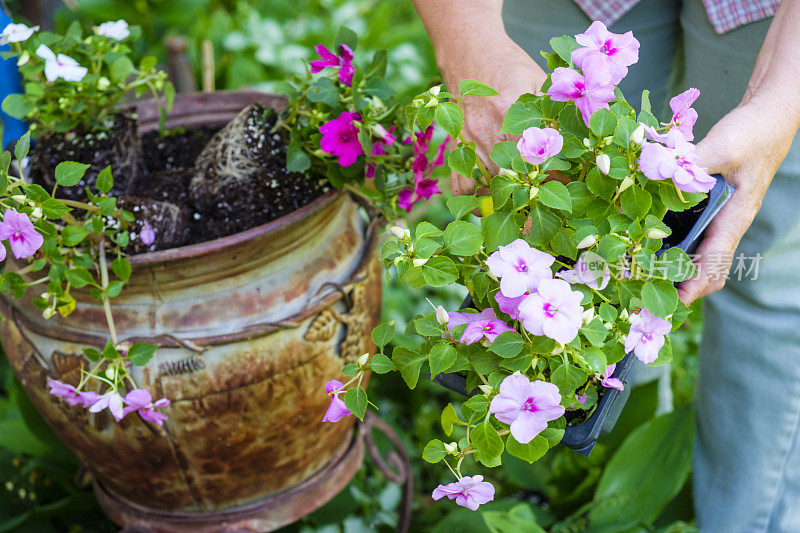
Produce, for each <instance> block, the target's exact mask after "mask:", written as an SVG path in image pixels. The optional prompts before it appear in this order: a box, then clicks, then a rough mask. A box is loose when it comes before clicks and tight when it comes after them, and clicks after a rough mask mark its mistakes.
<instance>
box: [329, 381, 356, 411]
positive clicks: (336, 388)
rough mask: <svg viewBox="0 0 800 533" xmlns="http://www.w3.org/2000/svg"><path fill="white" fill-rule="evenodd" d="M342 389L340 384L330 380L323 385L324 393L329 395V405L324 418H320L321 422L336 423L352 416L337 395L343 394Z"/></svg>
mask: <svg viewBox="0 0 800 533" xmlns="http://www.w3.org/2000/svg"><path fill="white" fill-rule="evenodd" d="M342 387H344V385H343V384H342V382H341V381H339V380H336V379H332V380H330V381H329V382H327V383H326V384H325V392H327V393H328V394H329V395H330V397H331V404H330V405H329V406H328V410H327V411H326V412H325V416H324V417H322V421H323V422H338V421H339V420H341V419H342V418H344V417H346V416H348V415H351V414H353V413H351V412H350V409H348V408H347V406H346V405H345V404H344V400H342V399H341V398H339V395H340V394H341V393H342V392H344V391H343V390H342Z"/></svg>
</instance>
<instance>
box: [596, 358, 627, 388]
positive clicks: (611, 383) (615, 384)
mask: <svg viewBox="0 0 800 533" xmlns="http://www.w3.org/2000/svg"><path fill="white" fill-rule="evenodd" d="M616 368H617V365H616V363H614V364H613V365H608V366H606V369H605V371H604V372H603V375H602V376H601V380H600V384H601V385H602V386H603V387H608V388H609V389H617V390H618V391H622V390H624V389H625V385H623V384H622V381H621V380H620V379H619V378H612V377H611V376H613V375H614V370H616Z"/></svg>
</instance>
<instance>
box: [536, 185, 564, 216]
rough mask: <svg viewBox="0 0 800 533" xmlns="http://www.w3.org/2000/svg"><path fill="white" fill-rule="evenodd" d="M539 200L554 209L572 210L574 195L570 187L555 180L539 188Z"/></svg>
mask: <svg viewBox="0 0 800 533" xmlns="http://www.w3.org/2000/svg"><path fill="white" fill-rule="evenodd" d="M539 201H540V202H542V203H543V204H544V205H546V206H547V207H552V208H553V209H561V210H564V211H571V210H572V197H571V196H570V194H569V189H567V186H566V185H564V184H563V183H561V182H560V181H555V180H553V181H548V182H547V183H543V184H542V186H541V187H540V188H539Z"/></svg>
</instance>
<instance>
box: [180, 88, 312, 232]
mask: <svg viewBox="0 0 800 533" xmlns="http://www.w3.org/2000/svg"><path fill="white" fill-rule="evenodd" d="M276 120H277V115H276V113H275V111H274V110H271V109H268V108H266V107H264V106H263V105H261V104H253V105H250V106H248V107H247V108H245V109H244V110H243V111H242V112H241V113H239V115H237V116H236V118H234V119H233V121H231V122H230V123H229V124H228V125H227V126H225V128H223V129H222V130H221V131H220V132H219V133H217V134H216V135H215V136H214V138H212V139H211V141H210V142H209V143H208V144H207V145H206V147H205V148H204V149H203V152H202V153H201V154H200V157H198V159H197V161H196V163H195V165H194V176H193V178H192V181H191V184H190V186H189V196H190V198H191V199H192V202H193V203H194V205H195V207H196V208H197V210H198V212H199V214H200V216H201V217H204V218H209V219H213V220H214V221H216V224H213V226H214V227H213V228H210V231H209V234H210V235H214V236H223V235H229V234H231V233H235V232H238V231H242V230H244V229H249V228H252V227H255V226H257V225H259V224H263V223H265V222H268V221H270V220H274V219H276V218H278V217H281V216H283V215H285V214H288V213H291V212H292V211H295V210H296V209H299V208H300V207H302V206H303V205H306V204H307V203H308V202H310V201H312V200H314V199H315V198H318V197H319V196H321V195H322V194H323V193H324V192H326V190H327V188H326V187H324V186H323V185H322V183H321V182H320V181H319V180H309V179H307V178H306V177H305V176H303V175H301V174H293V173H288V172H287V171H286V168H285V166H286V144H285V142H284V140H283V138H282V137H281V136H280V134H278V133H277V132H273V131H272V129H273V127H274V126H275V123H276Z"/></svg>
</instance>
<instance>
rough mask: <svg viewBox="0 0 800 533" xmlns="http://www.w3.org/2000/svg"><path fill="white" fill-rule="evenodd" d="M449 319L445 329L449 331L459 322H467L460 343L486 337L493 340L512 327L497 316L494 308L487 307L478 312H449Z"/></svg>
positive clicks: (469, 342)
mask: <svg viewBox="0 0 800 533" xmlns="http://www.w3.org/2000/svg"><path fill="white" fill-rule="evenodd" d="M449 316H450V320H449V322H448V323H447V329H448V331H450V332H451V333H452V332H453V328H455V327H456V326H460V325H461V324H467V327H466V328H465V329H464V333H462V334H461V340H460V341H459V342H460V343H461V344H473V343H475V342H478V341H481V340H483V339H486V340H487V341H489V342H494V340H495V339H496V338H497V336H498V335H500V334H501V333H504V332H506V331H513V328H511V327H509V326H508V324H506V323H505V322H503V321H502V320H500V319H499V318H497V314H496V313H495V312H494V309H492V308H491V307H487V308H486V309H484V310H483V311H481V312H480V313H457V312H452V313H449Z"/></svg>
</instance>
